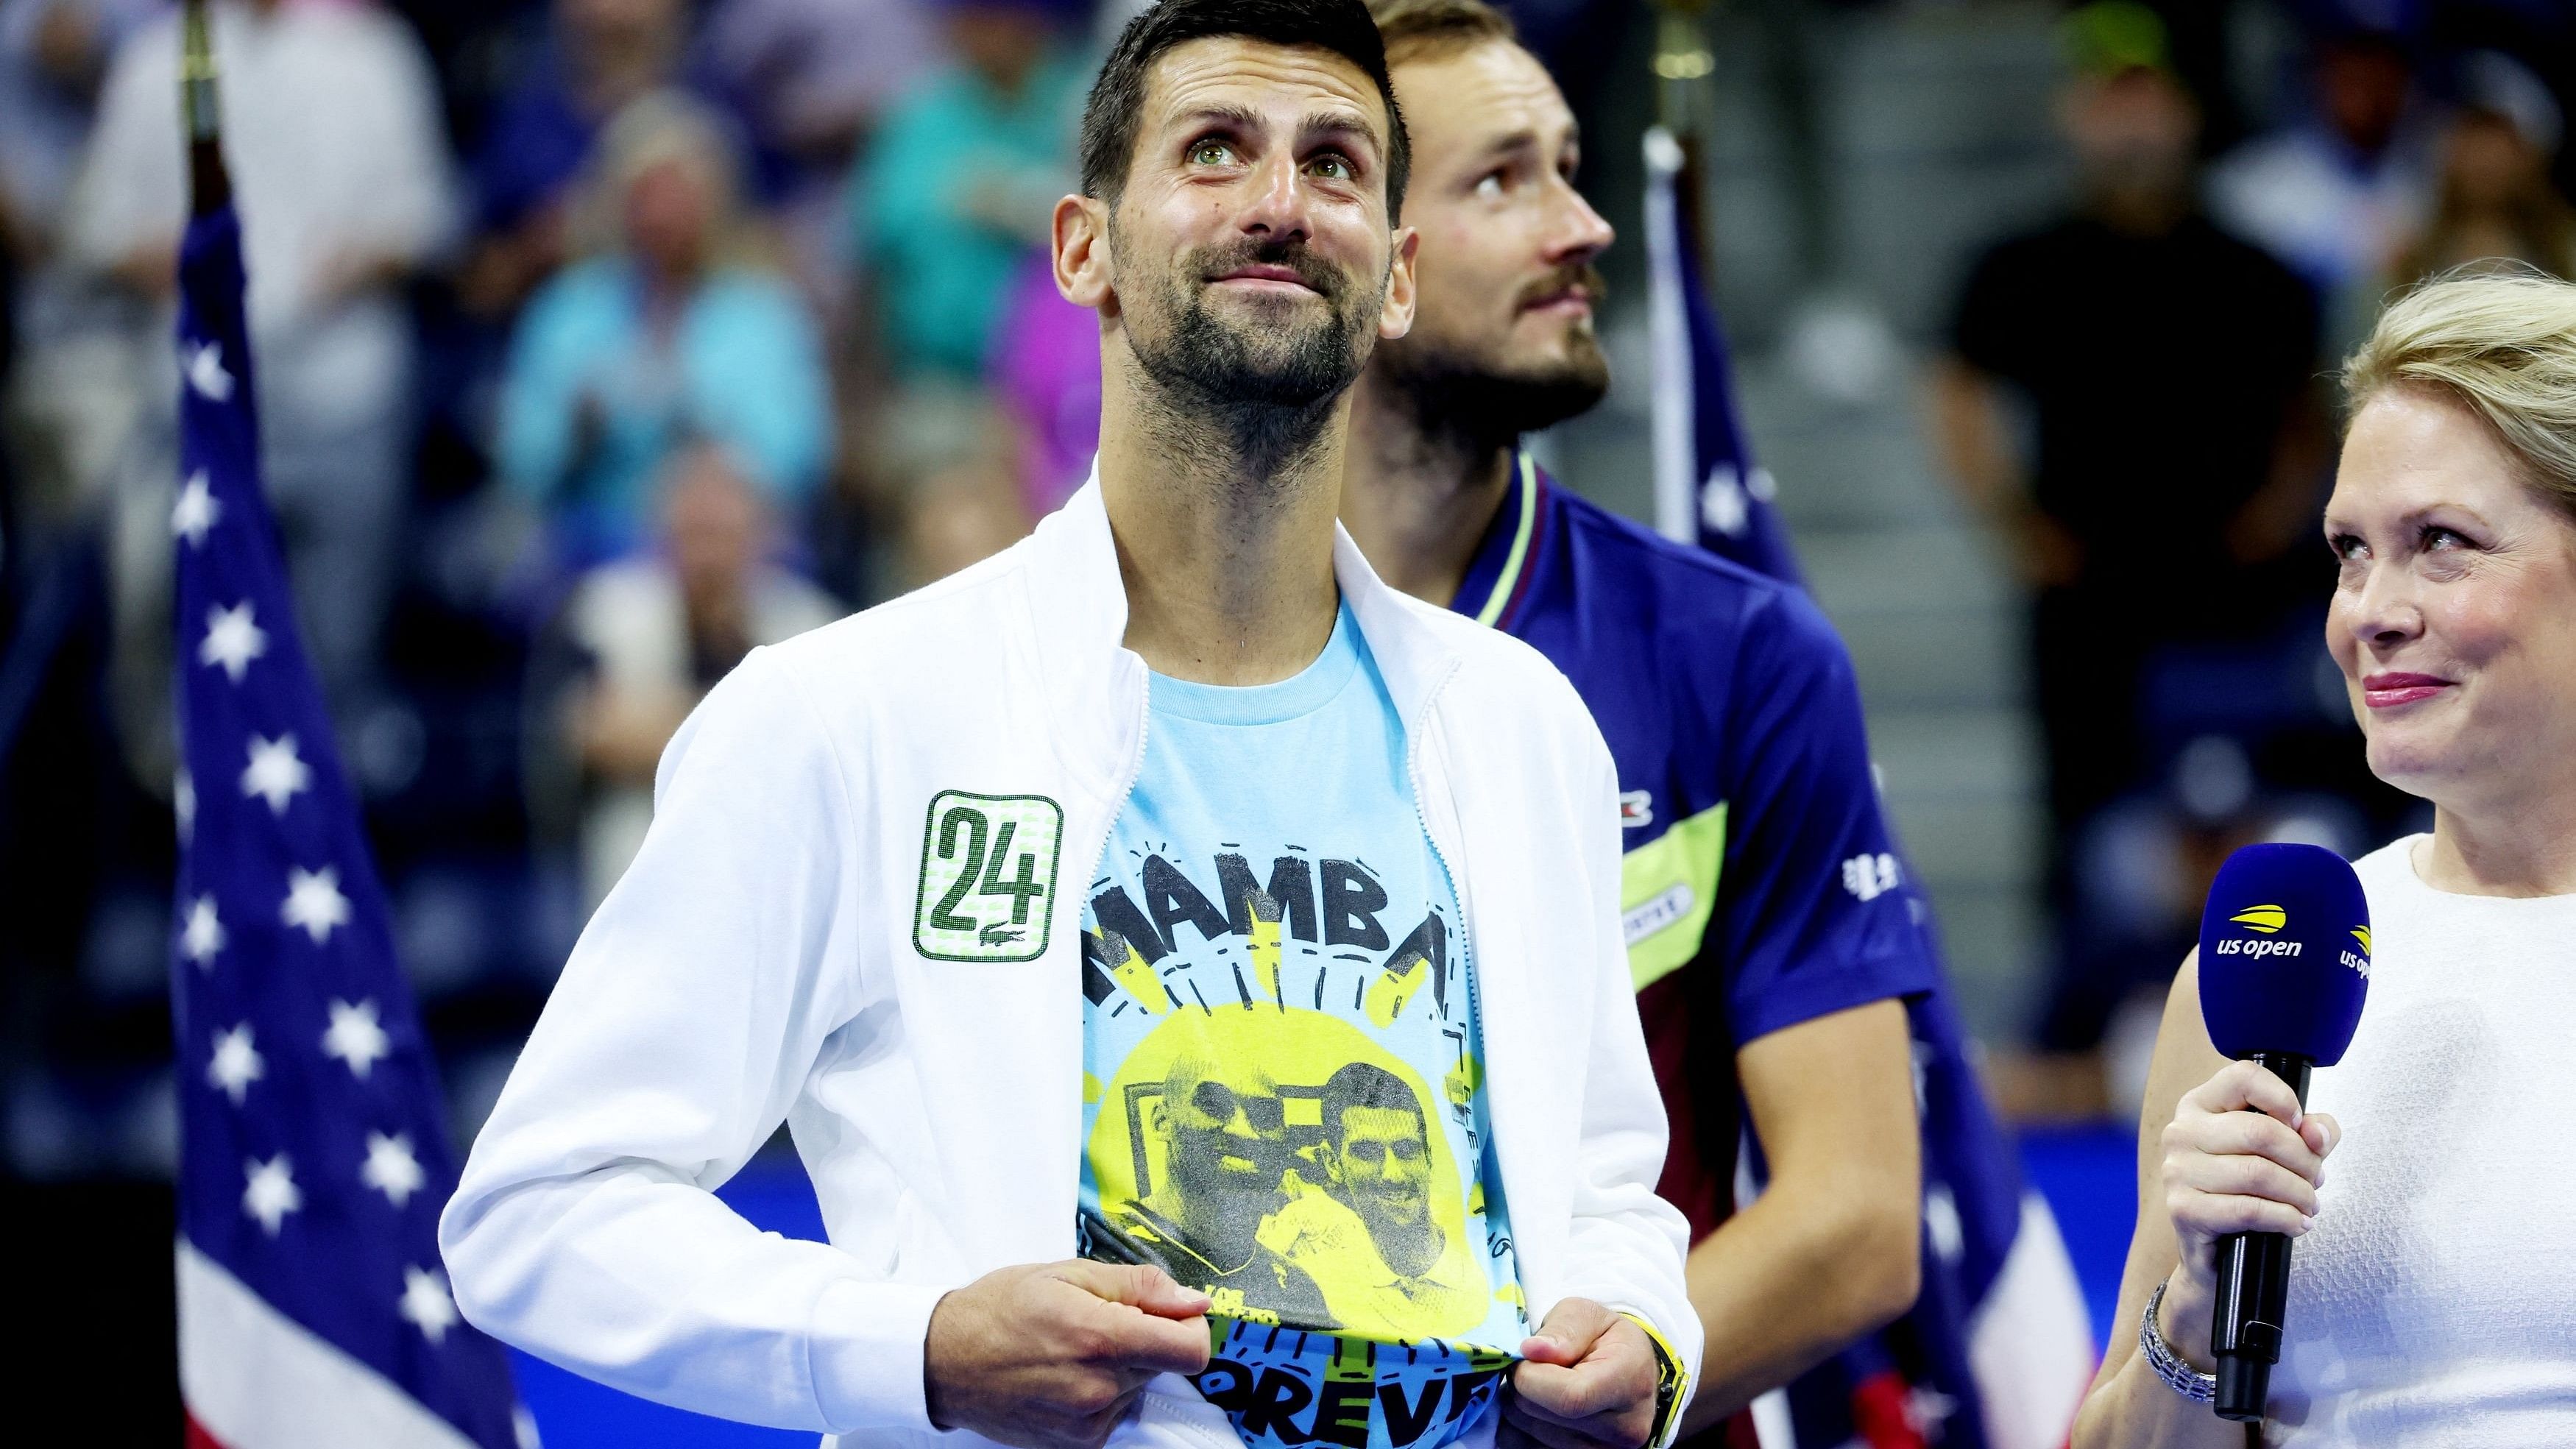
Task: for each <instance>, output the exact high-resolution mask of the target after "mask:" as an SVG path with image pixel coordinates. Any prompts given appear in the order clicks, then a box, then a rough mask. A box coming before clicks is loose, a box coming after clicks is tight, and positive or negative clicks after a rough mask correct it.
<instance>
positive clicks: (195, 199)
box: [179, 0, 233, 216]
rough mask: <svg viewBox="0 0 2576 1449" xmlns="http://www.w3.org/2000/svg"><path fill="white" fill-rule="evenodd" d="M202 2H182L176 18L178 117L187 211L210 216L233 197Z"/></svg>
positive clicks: (210, 40)
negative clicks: (185, 162)
mask: <svg viewBox="0 0 2576 1449" xmlns="http://www.w3.org/2000/svg"><path fill="white" fill-rule="evenodd" d="M206 8H207V7H206V0H187V6H186V9H185V11H184V13H183V14H182V16H181V19H180V45H179V116H180V124H181V125H182V126H183V127H184V128H185V130H186V134H187V138H188V214H189V215H191V216H212V215H214V214H215V213H216V212H218V211H221V210H223V209H224V207H225V206H227V205H229V204H230V203H231V201H232V199H233V183H232V177H231V176H230V175H229V174H228V173H226V172H225V170H224V148H223V137H224V124H223V111H222V108H221V107H220V106H219V105H218V103H217V102H218V100H219V99H220V97H219V95H218V90H217V85H216V71H215V38H214V26H213V23H212V22H211V20H210V19H209V18H208V16H207V13H206Z"/></svg>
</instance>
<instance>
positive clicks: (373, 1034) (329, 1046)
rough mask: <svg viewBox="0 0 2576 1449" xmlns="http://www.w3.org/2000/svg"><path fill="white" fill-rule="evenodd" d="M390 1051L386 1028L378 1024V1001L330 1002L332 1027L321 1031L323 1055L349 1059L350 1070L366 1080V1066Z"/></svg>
mask: <svg viewBox="0 0 2576 1449" xmlns="http://www.w3.org/2000/svg"><path fill="white" fill-rule="evenodd" d="M391 1050H393V1048H392V1047H390V1046H389V1045H387V1044H386V1040H385V1029H384V1027H382V1026H381V1025H379V1024H378V1023H377V1020H376V1004H375V1002H373V1001H361V1002H359V1003H358V1004H357V1005H355V1006H351V1005H350V1004H349V1003H347V1002H345V1001H334V1002H332V1003H331V1029H330V1030H329V1031H326V1032H324V1033H322V1055H324V1056H326V1057H338V1058H339V1059H340V1060H342V1061H344V1062H347V1063H348V1064H349V1071H350V1073H351V1074H352V1075H354V1076H356V1077H357V1078H358V1079H359V1080H360V1081H365V1080H366V1077H367V1069H368V1068H370V1067H372V1066H374V1065H375V1064H376V1060H377V1058H379V1057H382V1056H384V1055H385V1054H386V1053H387V1052H389V1051H391Z"/></svg>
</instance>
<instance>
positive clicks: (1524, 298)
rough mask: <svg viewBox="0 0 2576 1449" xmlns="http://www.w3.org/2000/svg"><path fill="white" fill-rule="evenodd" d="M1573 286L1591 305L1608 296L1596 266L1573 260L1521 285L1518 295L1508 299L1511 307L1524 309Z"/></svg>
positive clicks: (1608, 289)
mask: <svg viewBox="0 0 2576 1449" xmlns="http://www.w3.org/2000/svg"><path fill="white" fill-rule="evenodd" d="M1576 287H1580V288H1582V289H1583V295H1584V296H1585V297H1586V298H1587V299H1589V300H1590V301H1591V303H1592V305H1593V306H1595V307H1598V306H1600V305H1601V303H1602V302H1603V300H1604V299H1606V298H1608V297H1609V295H1610V286H1609V284H1608V283H1607V282H1604V281H1603V280H1602V279H1601V269H1600V268H1598V267H1596V266H1594V265H1592V264H1591V263H1590V262H1575V263H1572V264H1569V265H1566V266H1561V267H1558V268H1556V269H1555V270H1554V271H1551V272H1549V273H1548V274H1547V275H1546V276H1544V277H1539V278H1537V279H1535V280H1533V281H1531V282H1529V283H1527V284H1525V285H1523V286H1522V288H1521V291H1520V295H1519V296H1518V297H1516V298H1514V299H1513V300H1512V310H1513V311H1514V312H1522V311H1526V310H1528V309H1529V308H1531V307H1534V306H1537V305H1538V304H1539V303H1541V302H1544V301H1546V300H1548V299H1550V298H1552V297H1555V296H1557V295H1558V294H1560V293H1563V292H1567V291H1571V290H1573V289H1574V288H1576Z"/></svg>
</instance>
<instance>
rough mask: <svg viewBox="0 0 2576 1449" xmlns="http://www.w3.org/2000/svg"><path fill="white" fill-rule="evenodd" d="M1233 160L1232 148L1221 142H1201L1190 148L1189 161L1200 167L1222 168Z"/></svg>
mask: <svg viewBox="0 0 2576 1449" xmlns="http://www.w3.org/2000/svg"><path fill="white" fill-rule="evenodd" d="M1233 159H1234V148H1233V147H1231V146H1228V145H1227V144H1225V143H1224V142H1223V141H1201V142H1199V143H1198V144H1197V145H1195V146H1192V147H1191V148H1190V160H1191V161H1192V162H1194V163H1196V164H1198V165H1201V166H1222V165H1224V164H1225V163H1227V162H1228V161H1231V160H1233Z"/></svg>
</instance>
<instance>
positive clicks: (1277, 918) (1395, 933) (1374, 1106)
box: [1081, 606, 1528, 1449]
mask: <svg viewBox="0 0 2576 1449" xmlns="http://www.w3.org/2000/svg"><path fill="white" fill-rule="evenodd" d="M1149 699H1150V703H1151V712H1150V717H1149V719H1148V721H1147V725H1146V736H1145V760H1144V767H1143V770H1142V772H1141V773H1140V774H1139V775H1138V777H1137V780H1136V788H1135V791H1134V793H1133V794H1132V795H1130V796H1129V797H1128V800H1127V804H1126V807H1125V809H1124V810H1123V811H1121V813H1120V814H1119V816H1118V820H1117V824H1116V826H1115V827H1114V829H1113V830H1112V832H1111V835H1110V839H1109V849H1108V851H1107V853H1106V854H1105V855H1104V857H1103V858H1102V860H1101V862H1100V875H1099V878H1098V879H1097V880H1094V881H1093V882H1092V883H1091V886H1090V892H1089V894H1090V905H1089V908H1088V909H1087V911H1086V912H1085V915H1084V921H1083V928H1084V939H1083V991H1084V997H1085V1006H1084V1012H1083V1059H1084V1060H1083V1065H1084V1077H1083V1133H1084V1151H1083V1166H1082V1187H1081V1203H1082V1219H1081V1229H1082V1234H1081V1241H1082V1247H1083V1251H1084V1253H1085V1254H1086V1255H1087V1256H1090V1257H1093V1258H1100V1259H1106V1260H1110V1261H1115V1262H1136V1263H1153V1264H1157V1265H1159V1266H1161V1267H1163V1268H1164V1269H1166V1270H1167V1271H1169V1272H1170V1273H1171V1275H1172V1276H1173V1277H1174V1278H1176V1279H1178V1280H1179V1281H1180V1282H1181V1283H1183V1284H1184V1285H1186V1286H1189V1287H1192V1288H1199V1289H1203V1290H1205V1291H1206V1292H1207V1293H1208V1294H1209V1296H1210V1297H1211V1298H1213V1299H1214V1300H1215V1308H1214V1311H1213V1313H1212V1315H1211V1318H1210V1324H1211V1335H1212V1338H1213V1342H1212V1344H1211V1357H1210V1360H1209V1363H1208V1368H1207V1371H1206V1372H1205V1373H1202V1374H1200V1375H1199V1376H1198V1378H1197V1380H1196V1381H1197V1384H1198V1387H1199V1390H1200V1392H1201V1393H1202V1394H1204V1395H1205V1396H1206V1397H1207V1399H1208V1401H1209V1402H1210V1403H1212V1404H1215V1405H1216V1406H1217V1407H1219V1408H1221V1409H1223V1410H1225V1411H1226V1412H1227V1414H1228V1415H1229V1416H1230V1417H1231V1418H1232V1419H1233V1421H1234V1424H1235V1428H1236V1430H1237V1431H1238V1433H1239V1434H1240V1435H1241V1436H1242V1438H1243V1439H1244V1441H1245V1442H1246V1443H1247V1444H1250V1445H1253V1446H1256V1449H1273V1446H1287V1445H1308V1444H1314V1443H1323V1444H1330V1445H1339V1446H1342V1449H1437V1446H1439V1445H1443V1444H1446V1443H1448V1442H1450V1441H1451V1440H1453V1439H1455V1438H1457V1437H1458V1436H1460V1435H1462V1434H1464V1433H1465V1432H1466V1431H1467V1430H1468V1429H1469V1428H1471V1427H1472V1426H1474V1424H1475V1423H1476V1421H1477V1420H1478V1418H1479V1417H1481V1416H1482V1415H1483V1414H1484V1413H1485V1412H1486V1411H1487V1410H1488V1409H1489V1408H1490V1407H1491V1405H1492V1403H1493V1401H1494V1399H1495V1397H1496V1395H1497V1393H1498V1392H1499V1389H1500V1382H1501V1375H1502V1374H1503V1372H1504V1371H1505V1370H1507V1369H1508V1368H1509V1366H1510V1364H1511V1361H1512V1356H1513V1354H1514V1352H1515V1351H1516V1350H1517V1349H1518V1347H1519V1345H1520V1342H1521V1340H1522V1338H1524V1337H1525V1336H1526V1335H1527V1333H1528V1326H1527V1316H1526V1314H1525V1313H1524V1311H1523V1302H1522V1297H1521V1289H1520V1276H1519V1270H1518V1268H1517V1266H1516V1264H1515V1262H1514V1259H1513V1255H1512V1245H1511V1233H1510V1227H1509V1222H1508V1218H1507V1215H1506V1212H1505V1209H1504V1204H1503V1200H1502V1193H1501V1183H1500V1179H1499V1177H1498V1175H1497V1174H1496V1172H1495V1171H1494V1164H1493V1160H1492V1151H1491V1144H1492V1141H1493V1134H1492V1130H1491V1127H1490V1123H1489V1119H1488V1115H1487V1107H1486V1093H1485V1089H1484V1080H1483V1070H1482V1059H1483V1046H1482V1040H1481V1038H1480V1036H1479V1035H1478V1031H1477V1009H1476V987H1475V974H1474V972H1473V971H1472V970H1471V969H1470V963H1469V961H1468V960H1467V950H1466V947H1467V942H1466V939H1465V934H1464V932H1463V931H1462V930H1460V928H1459V912H1458V900H1457V894H1456V892H1455V890H1454V889H1453V888H1452V886H1451V883H1450V879H1449V873H1448V870H1447V867H1446V866H1445V865H1444V863H1443V862H1442V861H1441V859H1440V858H1439V855H1438V854H1437V852H1436V851H1435V850H1434V848H1433V846H1432V844H1431V841H1430V838H1429V837H1428V836H1427V835H1426V834H1425V833H1424V830H1423V826H1422V817H1421V813H1420V811H1419V810H1418V809H1417V808H1416V806H1415V802H1414V795H1413V785H1412V780H1411V776H1410V773H1409V771H1408V770H1407V768H1406V758H1405V747H1404V727H1403V724H1402V722H1401V720H1400V719H1399V718H1398V716H1397V714H1396V712H1395V705H1394V702H1393V701H1392V700H1391V699H1390V698H1389V697H1388V694H1387V689H1386V684H1385V681H1384V680H1383V679H1381V678H1380V677H1379V675H1378V671H1377V665H1376V662H1375V661H1374V660H1373V659H1371V658H1370V656H1369V652H1368V645H1367V643H1366V641H1365V640H1363V639H1362V638H1361V637H1360V631H1359V628H1358V625H1357V624H1356V623H1355V622H1354V621H1353V620H1352V618H1351V614H1350V610H1349V608H1348V607H1347V606H1345V607H1344V608H1343V610H1342V612H1341V616H1340V618H1339V620H1338V621H1337V622H1336V623H1335V625H1334V628H1333V635H1332V639H1331V641H1330V642H1329V643H1328V644H1326V645H1325V648H1324V652H1323V653H1322V655H1320V656H1319V657H1318V658H1317V659H1316V660H1315V662H1314V663H1313V664H1311V665H1309V666H1308V667H1307V668H1306V669H1305V670H1303V671H1301V672H1300V673H1298V674H1297V675H1296V676H1295V677H1293V678H1290V679H1287V680H1283V681H1281V682H1280V683H1277V684H1270V685H1261V686H1258V687H1254V688H1248V689H1233V688H1224V687H1220V686H1214V685H1204V684H1193V683H1189V682H1187V681H1184V680H1177V679H1168V678H1165V677H1163V676H1161V675H1156V676H1154V678H1153V681H1152V685H1151V689H1150V694H1149Z"/></svg>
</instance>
